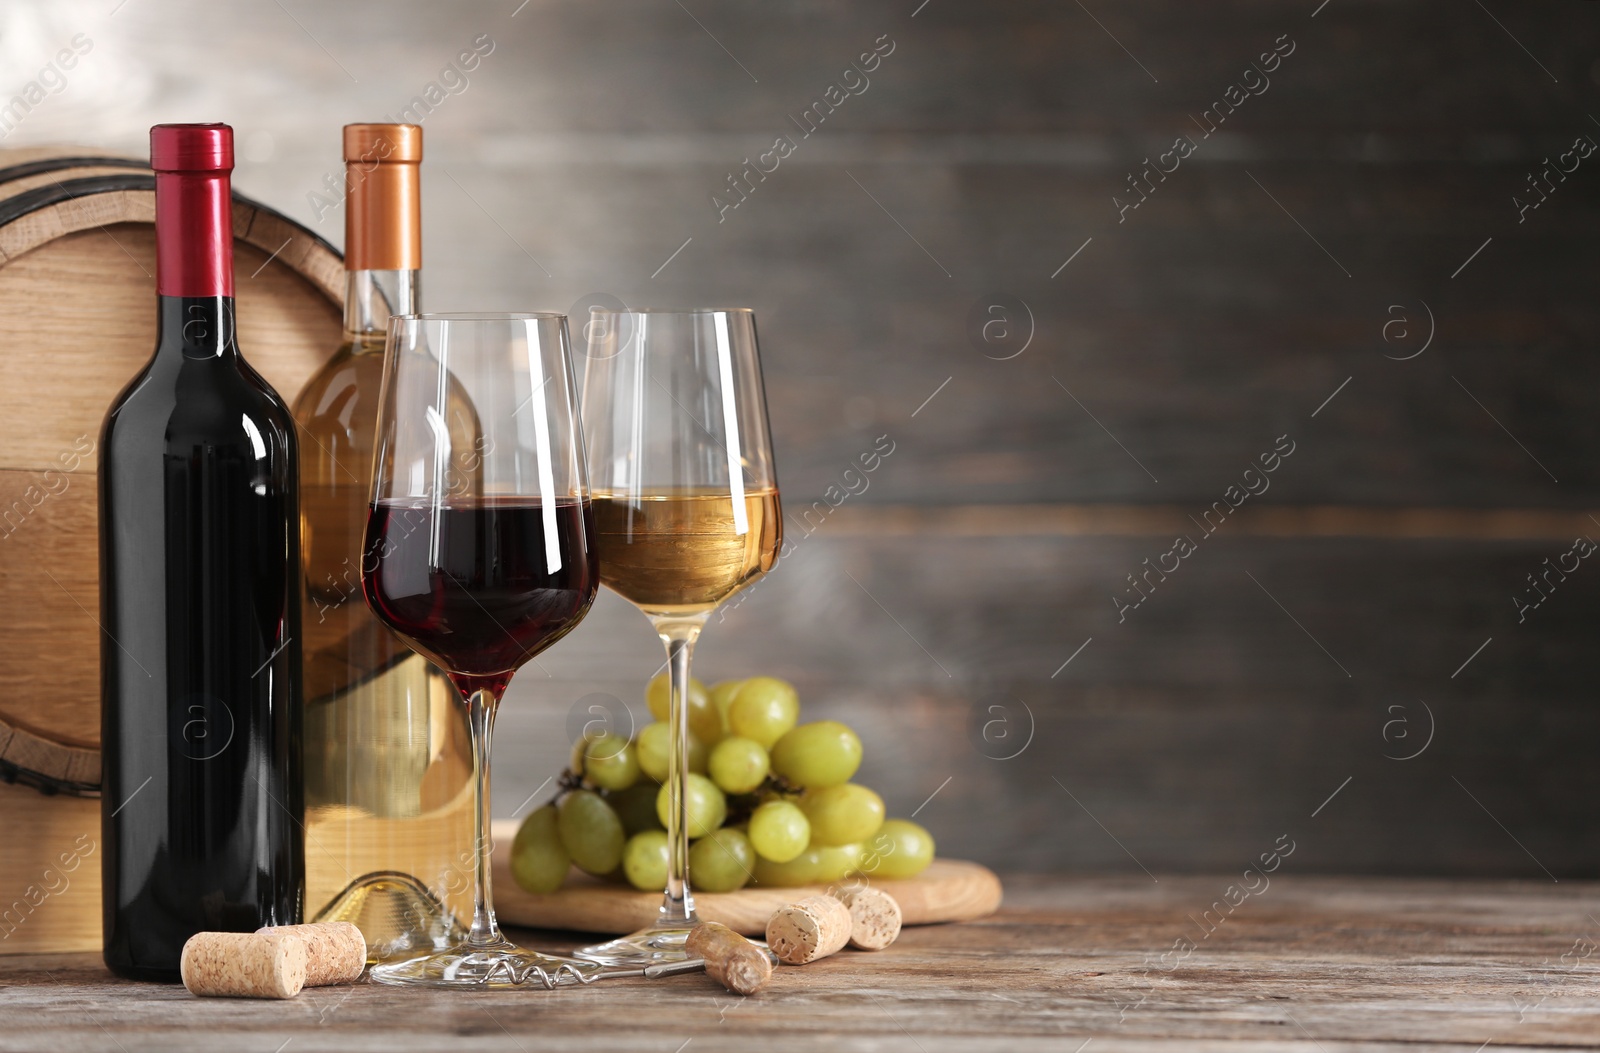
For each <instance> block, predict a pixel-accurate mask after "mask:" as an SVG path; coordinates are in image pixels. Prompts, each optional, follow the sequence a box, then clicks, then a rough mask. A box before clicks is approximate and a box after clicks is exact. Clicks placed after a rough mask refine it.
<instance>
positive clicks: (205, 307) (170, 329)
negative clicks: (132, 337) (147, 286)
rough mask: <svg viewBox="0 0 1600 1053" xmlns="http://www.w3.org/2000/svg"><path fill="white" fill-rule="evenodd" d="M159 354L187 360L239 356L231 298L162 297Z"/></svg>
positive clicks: (158, 341)
mask: <svg viewBox="0 0 1600 1053" xmlns="http://www.w3.org/2000/svg"><path fill="white" fill-rule="evenodd" d="M158 302H159V304H160V310H159V320H160V335H159V336H158V337H157V340H156V348H157V352H156V353H157V354H158V355H163V356H168V355H176V354H178V353H181V354H182V356H183V357H184V358H190V359H205V358H224V357H232V356H236V355H238V353H239V345H238V342H237V340H236V339H235V334H234V322H233V297H232V296H165V295H163V296H160V297H159V298H158Z"/></svg>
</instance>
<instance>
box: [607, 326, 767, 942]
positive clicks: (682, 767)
mask: <svg viewBox="0 0 1600 1053" xmlns="http://www.w3.org/2000/svg"><path fill="white" fill-rule="evenodd" d="M585 336H586V337H587V341H586V349H587V355H588V358H587V362H586V364H585V366H584V384H583V409H582V413H581V418H582V420H583V428H584V441H585V445H586V447H587V449H588V455H589V464H590V472H591V486H592V491H593V500H594V513H595V545H596V548H597V550H598V552H599V556H600V580H601V582H602V583H603V584H605V585H608V586H610V587H611V589H612V590H614V591H615V592H617V593H618V594H619V595H621V596H622V597H623V598H624V599H627V600H628V601H629V602H631V603H632V604H634V606H636V607H638V608H639V609H640V610H641V611H643V612H644V613H645V615H646V616H647V617H648V618H649V619H650V621H651V624H652V625H653V626H654V627H655V630H656V633H657V634H658V635H659V636H660V637H661V641H662V643H663V644H664V645H665V646H666V650H667V665H668V677H669V683H670V694H669V698H668V706H667V724H668V727H669V729H670V731H669V758H668V772H667V783H666V785H665V786H664V787H663V792H664V793H665V794H666V795H667V796H666V799H665V807H664V810H665V811H666V817H665V818H666V827H667V846H668V865H667V884H666V892H665V894H664V896H663V899H662V904H661V912H660V914H659V916H658V917H657V919H656V922H655V924H653V925H651V926H650V927H649V928H647V929H644V930H641V931H639V932H636V933H633V934H632V935H629V936H624V937H621V938H620V939H616V940H612V941H610V942H607V943H603V944H599V945H597V946H593V947H586V948H584V949H582V950H580V951H578V952H577V954H578V956H580V957H583V958H587V959H589V960H591V961H596V962H600V963H601V964H604V965H613V966H630V967H634V966H641V965H650V964H654V963H657V962H662V961H673V960H677V959H681V958H683V957H685V953H684V949H683V942H684V939H685V938H686V937H687V935H688V932H689V930H690V929H691V928H693V927H694V925H695V922H696V918H695V911H694V896H693V894H692V893H691V891H690V887H689V839H690V837H691V836H700V835H701V834H704V833H706V832H708V827H709V828H714V827H715V826H717V825H720V820H721V816H720V815H718V814H715V811H714V805H713V804H712V802H710V801H708V800H707V798H706V795H705V794H704V793H701V792H697V789H698V788H697V786H696V785H695V784H694V783H691V782H689V780H688V779H687V775H688V771H689V743H690V737H689V706H688V692H689V687H690V677H689V663H690V659H691V656H692V655H693V653H694V644H695V640H696V639H697V638H698V637H699V635H700V630H701V629H702V627H704V625H705V623H706V619H707V618H708V617H709V616H710V614H711V612H712V611H713V610H715V609H716V607H717V605H718V604H720V603H722V602H723V601H724V600H726V599H727V598H728V597H729V596H732V595H733V594H734V593H735V592H737V591H739V590H740V589H742V588H744V587H745V586H747V585H749V584H750V583H751V582H753V581H755V580H756V579H757V578H759V577H760V576H761V575H763V574H765V573H766V572H767V571H769V570H771V569H772V566H773V564H774V563H775V562H776V561H777V558H778V547H779V545H780V544H781V542H782V521H781V512H780V510H779V504H778V481H777V476H776V475H775V474H774V471H773V465H772V439H771V437H770V435H769V434H768V428H767V403H766V393H765V391H764V389H763V387H762V382H761V362H760V359H759V357H758V353H757V350H756V323H755V315H754V314H753V313H752V312H751V311H750V310H748V309H743V308H735V309H728V310H609V309H601V308H595V309H593V310H591V313H590V318H589V324H588V326H587V327H586V330H585ZM697 780H698V777H697ZM712 792H713V793H714V792H716V791H715V790H714V788H713V791H712ZM717 801H718V802H720V796H719V797H717ZM716 810H717V811H719V810H720V809H716Z"/></svg>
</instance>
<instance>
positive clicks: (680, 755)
mask: <svg viewBox="0 0 1600 1053" xmlns="http://www.w3.org/2000/svg"><path fill="white" fill-rule="evenodd" d="M704 624H705V619H704V618H703V617H702V618H693V619H683V618H673V619H668V618H661V619H657V621H656V631H657V632H658V633H660V634H661V641H662V643H664V644H666V647H667V670H668V679H669V681H670V683H671V694H670V695H669V696H668V698H669V701H668V705H667V724H668V727H669V728H670V729H671V731H670V736H669V744H668V756H667V785H668V786H669V787H670V790H669V791H668V796H669V801H670V807H669V808H668V809H667V889H666V893H665V894H664V895H663V897H662V900H661V916H660V918H659V920H658V924H661V925H680V924H682V925H692V924H694V922H695V916H694V893H693V892H691V891H690V889H689V801H688V795H687V794H686V793H685V792H684V784H685V783H686V782H687V781H688V774H689V663H690V660H691V659H692V658H693V657H694V642H695V640H696V639H698V638H699V636H700V628H701V626H703V625H704Z"/></svg>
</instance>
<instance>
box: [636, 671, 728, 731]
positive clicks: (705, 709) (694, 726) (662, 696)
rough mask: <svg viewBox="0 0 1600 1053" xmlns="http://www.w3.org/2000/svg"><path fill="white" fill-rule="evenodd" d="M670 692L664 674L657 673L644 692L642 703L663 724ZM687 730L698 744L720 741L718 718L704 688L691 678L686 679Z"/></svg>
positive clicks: (669, 685)
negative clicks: (687, 692)
mask: <svg viewBox="0 0 1600 1053" xmlns="http://www.w3.org/2000/svg"><path fill="white" fill-rule="evenodd" d="M671 691H672V684H671V681H670V680H668V678H667V674H666V673H661V674H658V675H657V676H656V677H655V678H654V679H652V680H651V681H650V683H649V685H648V686H646V687H645V689H644V702H645V705H647V706H649V707H650V715H651V716H653V717H655V718H656V719H657V720H659V721H661V722H662V723H663V724H664V723H666V720H667V706H668V703H669V702H670V699H669V697H668V696H669V695H670V694H671ZM689 730H690V731H691V732H693V733H694V735H695V737H696V738H698V739H699V740H700V741H701V742H706V743H712V742H716V741H717V740H718V739H720V738H722V717H721V716H720V715H719V714H718V713H717V707H716V706H714V705H712V704H711V696H710V695H709V694H708V693H707V692H706V685H704V684H702V683H701V682H700V681H698V680H696V679H694V677H690V678H689Z"/></svg>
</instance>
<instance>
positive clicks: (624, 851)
mask: <svg viewBox="0 0 1600 1053" xmlns="http://www.w3.org/2000/svg"><path fill="white" fill-rule="evenodd" d="M669 690H670V689H669V686H668V682H667V679H666V675H665V674H662V675H661V676H658V677H656V678H655V679H654V680H651V681H650V683H649V685H648V686H647V687H646V688H645V703H646V704H647V705H648V706H649V707H650V713H651V715H652V716H653V717H655V719H656V721H657V722H656V723H652V724H647V725H645V726H644V727H643V728H642V729H640V731H639V734H638V735H637V736H635V737H634V738H633V739H626V738H623V737H622V736H620V735H615V734H604V735H597V736H594V737H590V738H585V739H582V740H580V741H579V742H578V743H577V744H576V745H575V746H574V747H573V752H572V763H571V766H570V767H569V768H568V769H567V771H566V772H565V773H564V774H563V776H562V780H561V786H562V792H561V794H560V796H559V797H558V798H557V799H556V800H555V801H553V802H551V803H549V804H546V805H545V806H544V807H542V808H540V809H538V810H537V811H535V812H534V813H533V814H532V815H530V816H528V818H527V819H525V820H524V821H523V823H522V827H521V828H520V829H519V830H518V831H517V837H516V841H515V842H513V844H512V846H511V872H512V875H513V876H514V877H515V878H516V881H517V884H519V885H521V886H522V887H523V888H524V889H527V890H528V891H529V892H554V891H555V890H556V889H558V888H560V887H561V884H562V882H563V881H565V880H566V876H567V872H568V871H569V869H570V868H571V867H572V866H574V865H576V866H577V867H578V868H579V869H580V870H583V871H585V872H587V873H590V874H594V875H596V876H601V877H615V878H621V879H623V880H626V881H627V882H628V883H629V884H631V885H632V886H633V887H634V888H638V889H646V890H650V891H655V890H658V889H661V888H662V887H664V886H665V885H666V883H667V854H668V851H669V849H668V846H667V834H666V824H667V814H668V810H669V808H670V807H671V804H672V801H671V799H670V794H669V793H668V791H667V786H666V782H667V764H668V757H669V755H670V750H669V745H670V741H671V734H670V731H669V729H668V726H667V724H666V719H667V696H668V692H669ZM688 703H689V732H690V741H689V773H688V776H687V778H686V779H685V786H684V799H685V803H686V810H687V812H688V834H689V838H690V847H689V872H690V874H691V878H692V880H691V883H692V885H693V887H694V888H695V889H698V890H700V891H703V892H732V891H734V890H736V889H739V888H743V887H744V886H745V885H747V884H753V885H773V886H795V885H815V884H830V883H832V882H835V881H842V880H843V879H844V878H846V877H848V876H850V875H851V874H858V873H859V874H862V875H864V876H866V877H867V878H869V879H871V878H908V877H913V876H915V875H917V874H920V873H921V872H922V871H923V870H924V869H926V868H927V866H928V864H929V863H930V862H932V861H933V848H934V845H933V837H932V836H931V835H930V834H929V833H928V831H926V830H924V829H923V828H922V827H921V826H918V825H917V824H916V823H913V822H911V821H910V820H909V819H887V818H885V815H884V807H883V798H881V797H879V796H878V795H877V794H876V793H874V792H873V791H871V790H869V789H868V788H867V787H865V786H861V785H859V784H857V783H853V782H851V781H850V777H851V776H853V775H854V774H855V773H856V769H857V768H859V767H860V766H861V739H860V738H859V737H858V736H857V735H856V733H855V732H854V731H852V730H850V728H848V727H846V726H845V725H843V724H841V723H839V722H838V721H834V720H819V721H816V722H814V723H810V724H801V723H799V719H800V696H799V695H798V694H796V693H795V689H794V688H793V687H792V686H791V685H789V684H788V683H785V682H784V681H782V680H778V679H775V678H773V677H770V676H757V677H751V678H750V679H749V680H727V681H723V682H722V683H720V684H717V685H715V686H714V687H712V688H711V689H710V690H709V691H708V690H706V688H705V685H703V684H701V683H700V681H698V680H693V681H691V682H690V685H689V697H688Z"/></svg>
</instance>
